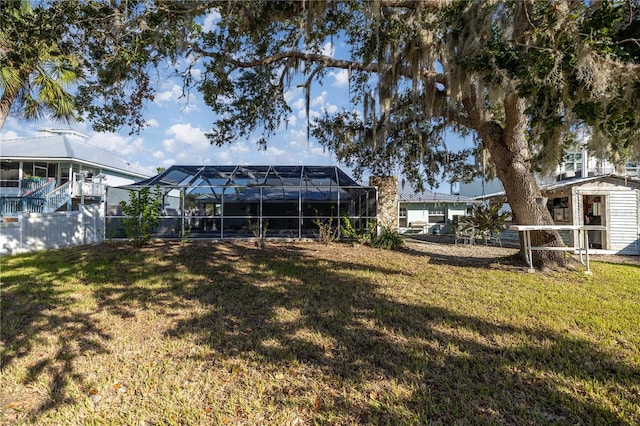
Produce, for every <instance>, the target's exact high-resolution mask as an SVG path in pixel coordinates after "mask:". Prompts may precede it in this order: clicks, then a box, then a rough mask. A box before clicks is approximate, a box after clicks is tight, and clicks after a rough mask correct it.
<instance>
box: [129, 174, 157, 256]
mask: <svg viewBox="0 0 640 426" xmlns="http://www.w3.org/2000/svg"><path fill="white" fill-rule="evenodd" d="M160 200H162V194H161V192H160V187H156V189H155V191H154V193H153V194H151V190H150V189H149V188H142V189H141V190H140V191H138V192H136V191H134V190H131V191H129V202H128V203H127V202H126V201H121V202H120V207H121V208H122V213H124V215H125V218H124V219H122V224H123V226H124V232H125V234H126V235H127V237H128V238H131V240H132V241H133V244H134V245H135V246H143V245H145V244H148V243H149V241H151V233H152V231H153V228H155V227H156V226H158V224H159V223H160V204H161V201H160Z"/></svg>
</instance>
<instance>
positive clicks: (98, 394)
mask: <svg viewBox="0 0 640 426" xmlns="http://www.w3.org/2000/svg"><path fill="white" fill-rule="evenodd" d="M482 249H483V248H482V247H477V248H473V249H471V248H469V250H482ZM1 266H2V269H1V279H2V312H1V313H2V323H1V326H2V330H1V332H2V347H1V348H0V349H1V352H2V361H1V362H2V364H1V368H2V377H1V379H0V404H1V408H2V415H1V417H0V423H2V424H7V423H19V424H26V423H37V424H56V425H57V424H147V425H149V424H167V425H171V424H204V425H206V424H212V425H213V424H215V425H224V424H234V425H235V424H274V425H283V424H292V425H294V424H298V425H302V424H332V425H333V424H394V425H395V424H426V423H429V424H447V425H448V424H456V423H457V424H470V423H473V424H510V425H511V424H513V425H518V424H629V425H633V424H640V267H638V266H637V265H620V264H609V263H603V262H593V263H592V269H593V272H594V273H593V275H591V276H589V275H584V274H582V273H580V272H563V273H558V272H550V273H547V274H541V273H536V274H527V273H524V272H522V269H520V268H516V267H513V266H510V265H509V260H508V259H496V260H495V261H493V263H490V264H489V263H486V264H480V263H478V264H475V265H474V264H467V265H465V266H460V265H458V264H457V263H456V262H455V259H454V258H451V257H442V258H436V257H434V256H430V255H428V254H426V253H424V252H420V251H419V250H417V249H415V248H414V249H411V248H409V249H407V250H403V251H399V252H390V251H382V250H375V249H371V248H369V247H357V248H353V247H351V246H350V245H342V244H332V245H328V246H325V245H320V244H315V243H306V244H286V245H285V244H283V245H276V244H273V243H271V244H269V245H268V246H267V249H265V250H258V249H256V248H255V247H253V246H252V245H250V244H248V243H247V244H245V243H231V242H229V243H215V244H214V243H190V244H184V245H180V244H177V243H158V244H155V245H153V246H151V247H148V248H142V249H135V248H132V247H129V246H124V245H123V246H120V245H107V244H105V245H100V246H95V247H91V248H78V249H65V250H56V251H47V252H39V253H32V254H26V255H21V256H12V257H6V258H3V259H2V264H1Z"/></svg>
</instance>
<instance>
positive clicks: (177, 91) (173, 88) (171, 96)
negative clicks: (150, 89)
mask: <svg viewBox="0 0 640 426" xmlns="http://www.w3.org/2000/svg"><path fill="white" fill-rule="evenodd" d="M180 96H182V87H180V86H178V85H177V84H175V83H173V84H170V85H169V86H168V87H166V90H164V91H162V92H158V94H157V95H156V96H155V98H154V102H155V103H157V104H158V105H164V104H166V103H167V102H176V101H178V100H179V98H180Z"/></svg>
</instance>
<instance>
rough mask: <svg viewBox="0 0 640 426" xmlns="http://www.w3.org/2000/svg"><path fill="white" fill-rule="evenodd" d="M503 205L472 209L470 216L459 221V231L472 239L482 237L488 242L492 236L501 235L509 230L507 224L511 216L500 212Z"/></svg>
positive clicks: (479, 205) (480, 206) (478, 206)
mask: <svg viewBox="0 0 640 426" xmlns="http://www.w3.org/2000/svg"><path fill="white" fill-rule="evenodd" d="M501 207H502V204H490V205H486V206H485V205H482V204H478V205H475V206H473V207H472V208H471V213H470V214H469V215H468V216H463V217H461V218H460V219H459V220H458V224H457V229H458V231H459V232H462V233H465V234H467V235H469V236H471V237H472V238H475V237H480V238H484V239H485V240H488V239H489V238H491V235H492V234H499V233H501V232H502V231H504V230H505V229H506V228H507V225H506V224H505V222H506V221H507V219H509V217H510V216H511V214H510V213H508V212H500V208H501Z"/></svg>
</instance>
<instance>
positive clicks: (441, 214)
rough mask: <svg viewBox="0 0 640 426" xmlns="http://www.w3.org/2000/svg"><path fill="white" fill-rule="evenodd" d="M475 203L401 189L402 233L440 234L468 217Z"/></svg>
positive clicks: (399, 193)
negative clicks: (471, 206)
mask: <svg viewBox="0 0 640 426" xmlns="http://www.w3.org/2000/svg"><path fill="white" fill-rule="evenodd" d="M474 202H475V201H474V200H472V199H471V198H468V197H464V196H461V195H457V194H445V193H440V192H433V191H429V190H424V191H418V190H416V189H415V187H414V186H412V185H410V184H408V183H405V184H404V185H403V184H402V182H401V183H400V184H399V185H398V230H399V231H400V232H402V233H421V234H439V233H441V232H444V231H445V228H446V227H447V225H451V223H453V222H455V221H456V220H457V218H458V217H460V216H464V215H466V214H467V208H468V207H469V205H471V204H473V203H474Z"/></svg>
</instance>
